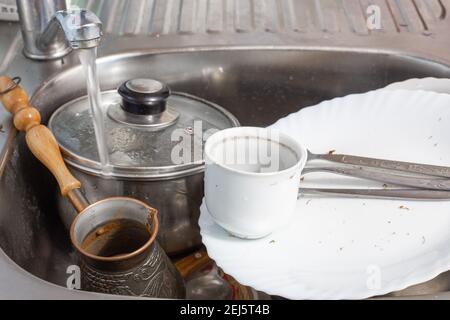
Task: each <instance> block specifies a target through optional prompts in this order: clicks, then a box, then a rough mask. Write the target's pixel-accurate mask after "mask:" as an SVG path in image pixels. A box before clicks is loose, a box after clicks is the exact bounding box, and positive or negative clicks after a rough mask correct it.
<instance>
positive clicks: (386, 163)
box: [308, 151, 450, 178]
mask: <svg viewBox="0 0 450 320" xmlns="http://www.w3.org/2000/svg"><path fill="white" fill-rule="evenodd" d="M313 160H326V161H331V162H336V163H342V164H350V165H355V166H363V167H372V168H381V169H390V170H396V171H403V172H409V173H418V174H421V175H429V176H436V177H445V178H450V167H443V166H435V165H429V164H420V163H411V162H403V161H394V160H386V159H375V158H367V157H360V156H352V155H347V154H314V153H312V152H311V151H308V161H313Z"/></svg>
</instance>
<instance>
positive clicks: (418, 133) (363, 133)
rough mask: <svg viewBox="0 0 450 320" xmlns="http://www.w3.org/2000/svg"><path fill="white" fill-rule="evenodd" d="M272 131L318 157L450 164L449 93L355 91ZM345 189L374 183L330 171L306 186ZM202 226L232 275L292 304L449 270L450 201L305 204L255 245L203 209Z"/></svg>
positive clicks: (378, 290)
mask: <svg viewBox="0 0 450 320" xmlns="http://www.w3.org/2000/svg"><path fill="white" fill-rule="evenodd" d="M272 127H275V128H278V129H280V130H282V131H283V132H285V133H287V134H290V135H291V136H293V137H294V138H297V139H298V140H299V141H300V142H301V143H302V144H304V146H306V147H307V148H309V149H310V150H311V151H313V152H317V153H321V152H328V151H329V150H332V149H333V150H336V151H337V152H339V153H350V154H356V155H366V156H371V157H382V158H388V159H397V160H404V161H416V162H423V163H430V164H437V165H450V129H449V128H450V96H449V95H446V94H437V93H432V92H425V91H406V90H398V91H389V90H378V91H373V92H369V93H367V94H359V95H351V96H347V97H345V98H338V99H334V100H331V101H326V102H323V103H321V104H319V105H318V106H315V107H311V108H306V109H303V110H301V111H299V112H297V113H295V114H292V115H290V116H288V117H287V118H284V119H282V120H280V121H278V122H277V123H276V124H275V125H273V126H272ZM337 185H340V186H343V185H345V186H347V187H353V186H355V187H361V185H367V182H362V181H361V180H357V179H351V178H344V177H339V176H332V175H325V174H316V175H314V176H313V175H307V176H306V179H305V182H304V186H305V187H306V186H308V187H310V186H321V187H327V186H337ZM372 185H377V184H372ZM378 186H379V185H378ZM280 210H282V205H281V207H280ZM199 224H200V227H201V234H202V236H203V243H204V244H205V245H206V247H207V249H208V253H209V255H210V256H211V258H213V259H214V260H215V261H216V262H217V264H218V265H219V266H220V267H222V268H223V270H224V271H225V272H226V273H228V274H230V275H231V276H233V277H235V278H236V280H238V281H239V282H240V283H242V284H244V285H249V286H251V287H253V288H255V289H257V290H261V291H264V292H266V293H268V294H272V295H279V296H283V297H286V298H290V299H362V298H367V297H371V296H375V295H382V294H386V293H389V292H392V291H397V290H401V289H404V288H406V287H408V286H411V285H413V284H417V283H422V282H425V281H428V280H430V279H432V278H434V277H435V276H437V275H438V274H440V273H442V272H444V271H447V270H449V269H450V246H449V243H450V232H449V230H450V202H412V201H398V200H375V199H367V200H366V199H347V198H333V197H329V198H317V197H316V198H301V199H299V201H298V203H297V214H296V215H295V217H294V218H293V220H292V221H291V222H290V223H289V225H287V226H285V227H284V228H282V229H280V230H278V231H276V232H274V233H273V234H272V235H270V236H268V237H266V238H264V239H260V240H252V241H249V240H241V239H237V238H233V237H231V236H229V235H228V234H227V233H226V232H225V231H224V230H223V229H221V228H220V227H219V226H217V225H216V224H214V222H213V221H212V219H211V217H210V216H209V214H208V212H207V210H206V208H205V206H204V205H203V206H202V208H201V217H200V222H199Z"/></svg>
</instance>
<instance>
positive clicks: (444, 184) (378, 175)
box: [303, 167, 450, 191]
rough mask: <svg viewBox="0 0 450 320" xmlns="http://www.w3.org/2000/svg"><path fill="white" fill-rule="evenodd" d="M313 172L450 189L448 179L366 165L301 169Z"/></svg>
mask: <svg viewBox="0 0 450 320" xmlns="http://www.w3.org/2000/svg"><path fill="white" fill-rule="evenodd" d="M313 172H329V173H334V174H339V175H345V176H351V177H355V178H361V179H367V180H374V181H378V182H383V183H387V184H395V185H399V186H406V187H413V188H420V189H431V190H445V191H450V179H439V178H433V177H425V178H419V177H408V176H402V175H396V174H393V173H387V172H386V171H384V172H383V171H382V170H381V171H380V170H376V169H371V168H368V167H348V168H347V167H307V168H305V169H303V174H308V173H313Z"/></svg>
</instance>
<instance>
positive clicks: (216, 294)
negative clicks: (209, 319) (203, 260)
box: [186, 264, 233, 300]
mask: <svg viewBox="0 0 450 320" xmlns="http://www.w3.org/2000/svg"><path fill="white" fill-rule="evenodd" d="M218 271H219V270H218V268H217V266H216V265H215V264H214V266H213V268H212V269H211V270H210V271H209V272H207V273H206V274H200V275H197V276H196V277H194V278H192V279H189V280H188V281H187V282H186V299H188V300H231V299H232V298H233V288H232V287H231V285H230V284H229V283H228V282H227V281H225V280H224V279H223V278H222V277H221V276H220V275H219V272H218Z"/></svg>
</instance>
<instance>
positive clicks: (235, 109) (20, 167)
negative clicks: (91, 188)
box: [0, 0, 450, 299]
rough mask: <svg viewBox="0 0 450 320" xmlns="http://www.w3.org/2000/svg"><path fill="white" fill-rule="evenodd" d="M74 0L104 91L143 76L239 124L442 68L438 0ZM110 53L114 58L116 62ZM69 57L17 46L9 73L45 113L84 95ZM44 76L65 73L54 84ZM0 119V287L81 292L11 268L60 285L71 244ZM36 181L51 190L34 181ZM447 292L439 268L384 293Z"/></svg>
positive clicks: (51, 196) (40, 173) (32, 293)
mask: <svg viewBox="0 0 450 320" xmlns="http://www.w3.org/2000/svg"><path fill="white" fill-rule="evenodd" d="M77 3H79V4H81V5H80V6H81V7H87V8H88V9H91V10H92V11H94V12H96V13H98V15H99V17H100V19H101V20H102V21H103V23H104V27H105V31H106V32H107V34H108V36H106V37H105V41H104V42H103V45H101V46H100V47H99V50H100V56H101V57H103V58H102V59H100V61H99V64H100V66H101V67H100V69H101V70H100V74H101V82H102V86H103V90H108V89H114V88H115V87H116V86H117V85H118V84H119V83H121V82H123V81H126V80H128V79H130V78H135V77H142V76H145V77H152V78H156V79H158V80H161V81H165V82H167V83H169V84H170V85H171V86H172V87H173V89H174V90H177V91H182V92H188V93H190V94H194V95H197V96H201V97H203V98H206V99H208V100H210V101H212V102H215V103H217V104H219V105H222V106H224V107H225V108H227V109H228V110H229V111H231V112H232V113H233V114H235V115H236V116H237V118H238V119H239V120H240V121H241V123H242V124H243V125H256V126H258V125H260V126H263V125H269V124H272V123H273V122H274V121H275V120H277V119H278V118H280V117H283V116H285V115H287V114H289V113H291V112H295V111H297V110H298V109H299V108H302V107H305V106H308V105H312V104H316V103H318V102H320V101H322V100H324V99H330V98H333V97H336V96H343V95H346V94H349V93H359V92H364V91H367V90H370V89H376V88H381V87H384V86H385V85H387V84H389V83H391V82H395V81H400V80H405V79H407V78H412V77H426V76H434V77H449V76H450V69H449V66H450V53H449V51H448V48H449V47H450V39H449V38H448V28H449V27H450V19H449V17H448V15H447V9H448V8H449V4H450V1H448V0H440V1H439V0H429V1H428V0H427V1H423V0H420V1H417V0H416V1H414V3H413V2H412V1H378V0H377V1H372V2H370V1H366V0H361V1H358V0H349V1H343V2H337V1H331V0H330V1H329V0H316V1H292V0H288V1H279V2H278V1H272V0H253V1H249V0H244V1H241V0H239V1H229V0H227V1H221V0H209V1H206V0H197V1H195V0H190V1H180V0H168V1H162V0H148V1H123V0H108V1H92V0H80V1H77ZM83 3H84V4H83ZM370 3H374V4H377V5H379V6H380V9H381V20H382V26H381V29H379V30H369V29H368V28H367V24H366V16H365V14H364V11H365V9H366V8H367V7H368V5H369V4H370ZM414 4H416V5H414ZM361 8H362V9H363V10H361ZM149 12H151V14H149ZM274 12H276V14H273V13H274ZM118 13H120V14H118ZM137 13H139V14H137ZM4 32H9V31H5V29H4V28H1V29H0V36H1V34H2V33H4ZM2 45H3V43H1V42H0V47H1V46H2ZM13 52H16V51H14V50H13ZM118 53H122V54H124V55H123V56H122V58H123V59H122V60H120V59H119V60H116V58H120V57H117V56H115V54H118ZM118 61H121V63H117V62H118ZM123 61H126V63H123ZM78 63H79V62H78V58H77V57H76V56H74V55H68V56H66V57H64V59H61V60H55V61H49V62H46V63H36V62H33V61H30V60H27V59H25V58H24V57H22V56H21V55H16V57H15V59H14V61H13V62H12V63H8V65H9V68H8V74H11V75H13V76H14V75H27V77H26V78H25V79H24V82H23V83H22V85H23V86H24V88H25V89H26V90H27V91H28V92H30V93H31V92H35V91H36V90H39V92H40V94H39V93H38V94H37V95H36V98H35V100H34V102H35V103H36V104H37V105H38V106H39V107H40V109H41V111H42V112H43V113H44V119H48V118H49V116H50V115H51V113H53V111H54V110H56V108H58V107H59V106H60V105H62V104H64V103H65V102H68V101H70V100H73V99H74V98H77V97H80V96H82V95H85V92H86V89H85V84H84V80H83V79H82V77H78V78H77V77H76V73H77V72H78V73H79V74H80V72H79V69H73V67H74V66H76V65H78ZM74 73H75V75H74ZM55 76H56V77H57V78H58V79H60V80H63V79H67V77H68V78H70V79H75V81H74V82H73V83H70V85H67V86H66V87H65V89H64V90H63V91H57V90H53V89H52V88H53V87H54V82H52V81H51V80H52V79H53V78H54V77H55ZM0 118H1V120H2V123H4V124H6V126H7V127H6V130H5V131H6V132H5V133H0V150H1V151H2V152H1V153H0V154H1V159H0V160H1V161H0V173H1V172H2V176H1V179H0V203H1V204H2V205H1V206H0V246H1V248H2V249H3V250H4V251H5V252H6V253H7V254H8V256H10V257H11V258H12V259H13V260H14V263H12V262H11V261H10V260H9V258H5V257H4V255H3V253H1V252H0V265H1V267H5V266H6V267H5V270H7V271H5V272H0V278H1V280H2V284H4V286H3V285H2V287H1V288H0V295H1V296H8V295H9V294H11V296H13V297H19V296H23V297H37V296H41V297H42V296H45V297H51V296H53V297H55V296H56V297H57V296H59V297H71V296H72V295H74V296H75V295H76V296H83V297H91V296H89V295H88V294H87V293H77V292H73V291H68V290H64V289H58V288H57V287H56V286H52V285H50V284H48V283H45V282H43V281H40V280H37V279H36V278H34V276H31V275H27V274H26V272H25V271H24V270H23V269H21V268H24V269H25V270H27V271H28V272H31V273H32V274H34V275H36V276H38V277H40V278H42V279H45V280H46V281H50V282H53V283H56V284H58V285H60V286H64V285H65V281H66V279H67V274H66V273H65V272H66V268H67V266H68V265H71V264H73V263H74V261H75V260H74V252H73V250H72V248H71V246H70V244H69V242H68V239H67V235H66V234H65V233H64V232H63V231H62V230H64V228H63V226H62V224H61V223H60V221H59V218H58V216H57V212H56V211H57V206H56V199H55V194H56V193H55V192H54V190H56V185H55V184H54V181H53V179H52V178H51V177H50V176H49V175H48V174H47V173H46V172H45V169H44V168H43V167H42V166H40V165H39V164H38V163H37V161H36V160H34V158H33V157H32V156H31V155H30V154H29V152H28V150H27V148H26V146H25V144H24V141H23V137H22V136H21V135H15V132H14V131H10V129H9V128H10V122H9V119H10V118H9V117H6V116H5V114H4V113H2V114H0ZM46 183H48V184H49V185H53V186H54V189H53V188H42V185H44V184H46ZM149 202H150V204H151V201H149ZM16 264H18V265H16ZM19 266H20V267H21V268H20V267H19ZM3 288H8V289H6V292H5V291H2V290H3ZM449 290H450V281H449V277H448V273H445V274H444V275H443V276H440V277H438V278H436V279H435V280H433V281H431V282H427V283H426V284H424V285H419V286H416V287H415V288H414V289H411V290H406V291H402V292H398V293H395V294H393V295H395V296H397V297H399V296H400V297H402V298H406V297H407V296H408V295H414V297H415V298H425V299H450V291H449ZM102 297H103V296H102Z"/></svg>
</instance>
